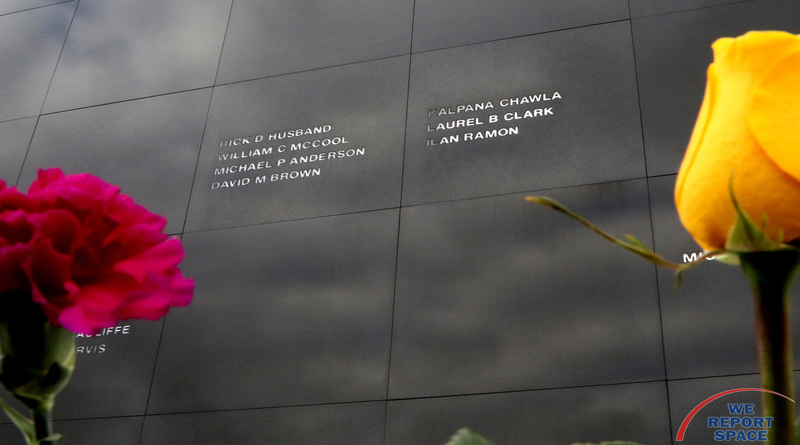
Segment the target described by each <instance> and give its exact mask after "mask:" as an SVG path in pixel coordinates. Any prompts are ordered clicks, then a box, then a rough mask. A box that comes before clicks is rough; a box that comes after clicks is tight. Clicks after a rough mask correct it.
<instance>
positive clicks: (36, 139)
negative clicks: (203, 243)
mask: <svg viewBox="0 0 800 445" xmlns="http://www.w3.org/2000/svg"><path fill="white" fill-rule="evenodd" d="M210 100H211V90H210V89H206V90H197V91H192V92H187V93H179V94H172V95H166V96H159V97H154V98H149V99H142V100H137V101H130V102H123V103H119V104H112V105H106V106H102V107H94V108H87V109H82V110H73V111H68V112H63V113H56V114H51V115H46V116H42V117H41V118H40V120H39V125H38V126H37V129H36V133H35V134H34V136H33V142H32V143H31V148H30V153H29V154H28V157H27V159H26V161H25V167H24V169H23V172H22V176H21V179H20V184H21V185H22V186H23V187H22V188H24V189H27V187H28V186H29V185H30V183H31V182H32V181H33V180H34V179H35V177H36V171H37V170H38V169H40V168H50V167H61V168H62V169H63V170H64V171H65V172H67V173H80V172H86V173H92V174H95V175H97V176H100V177H101V178H103V179H104V180H106V181H108V182H110V183H112V184H116V185H119V186H120V187H122V192H123V193H126V194H128V195H131V196H132V197H133V198H134V199H135V200H136V201H137V202H138V203H140V204H142V205H144V206H145V207H147V208H148V209H149V210H150V211H152V212H154V213H157V214H159V215H162V216H164V217H166V218H167V220H168V224H167V228H166V230H167V232H168V233H177V232H180V231H181V229H182V227H183V221H184V218H185V215H186V206H187V204H188V202H189V194H190V192H191V187H192V179H193V176H194V168H195V165H196V162H197V156H198V152H199V150H200V141H201V138H202V135H203V126H204V124H205V118H206V114H207V113H208V105H209V101H210Z"/></svg>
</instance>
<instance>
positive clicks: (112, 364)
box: [0, 309, 177, 442]
mask: <svg viewBox="0 0 800 445" xmlns="http://www.w3.org/2000/svg"><path fill="white" fill-rule="evenodd" d="M176 310H177V309H176ZM162 324H163V322H162V321H156V322H153V321H149V320H126V321H120V322H119V324H118V325H117V326H114V327H110V328H106V329H105V330H103V331H102V332H101V333H100V334H99V335H97V336H92V337H85V336H80V337H78V338H76V345H77V349H76V362H75V372H74V373H73V375H72V378H71V379H70V381H69V384H68V385H67V387H66V388H65V389H64V390H63V391H62V392H61V393H59V394H58V396H57V397H56V404H55V408H54V410H53V417H54V418H55V419H81V418H97V417H108V416H135V415H143V414H144V413H145V409H146V407H147V399H148V396H149V393H150V383H151V382H152V380H153V368H154V366H155V361H156V354H157V353H158V343H159V339H160V337H161V326H162ZM0 397H2V398H3V399H4V400H6V401H8V402H9V403H11V404H12V405H13V406H14V407H15V408H16V409H17V410H18V411H20V412H25V413H28V414H29V412H28V411H26V408H25V407H24V406H23V405H22V404H21V403H19V402H17V400H16V399H14V398H13V396H12V395H11V394H9V393H8V392H6V391H5V389H4V388H2V387H0ZM4 419H5V415H0V421H2V420H4ZM139 424H140V426H141V421H140V422H139ZM0 442H1V441H0ZM70 442H72V441H70Z"/></svg>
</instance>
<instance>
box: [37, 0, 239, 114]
mask: <svg viewBox="0 0 800 445" xmlns="http://www.w3.org/2000/svg"><path fill="white" fill-rule="evenodd" d="M230 5H231V0H178V1H170V2H162V1H156V0H145V1H141V0H139V1H115V2H108V1H102V0H100V1H97V0H82V1H81V2H80V6H79V7H78V11H77V13H76V14H75V20H74V22H73V24H72V27H71V29H70V33H69V38H68V39H67V42H66V44H65V46H64V53H63V54H62V56H61V58H60V60H59V64H58V68H57V69H56V73H55V77H54V78H53V85H52V87H51V88H50V93H49V94H48V97H47V101H46V103H45V111H46V112H53V111H59V110H64V109H69V108H78V107H85V106H90V105H97V104H103V103H109V102H115V101H121V100H127V99H133V98H138V97H143V96H152V95H157V94H164V93H172V92H177V91H182V90H188V89H193V88H202V87H207V86H211V85H213V83H214V76H215V75H216V70H217V64H218V62H219V55H220V51H221V50H222V40H223V37H224V33H225V27H226V25H227V17H228V13H229V10H230Z"/></svg>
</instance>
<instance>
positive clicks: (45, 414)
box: [33, 404, 56, 445]
mask: <svg viewBox="0 0 800 445" xmlns="http://www.w3.org/2000/svg"><path fill="white" fill-rule="evenodd" d="M33 424H34V426H35V428H36V440H40V441H41V442H40V444H41V445H51V444H55V443H56V442H55V441H53V440H42V439H45V438H47V437H50V436H52V435H53V409H52V406H47V404H45V405H43V406H41V407H39V408H37V409H36V410H34V411H33Z"/></svg>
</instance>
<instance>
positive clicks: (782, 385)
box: [739, 250, 800, 445]
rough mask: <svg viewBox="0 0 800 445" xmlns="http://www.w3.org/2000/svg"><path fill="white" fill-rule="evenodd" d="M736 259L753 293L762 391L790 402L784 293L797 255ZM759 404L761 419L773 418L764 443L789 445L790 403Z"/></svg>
mask: <svg viewBox="0 0 800 445" xmlns="http://www.w3.org/2000/svg"><path fill="white" fill-rule="evenodd" d="M739 257H740V259H741V263H742V269H743V270H744V273H745V274H746V275H747V277H748V279H749V280H750V283H751V284H752V285H753V290H754V293H755V303H756V333H757V342H758V358H759V364H760V366H761V384H762V385H763V387H764V389H768V390H770V391H775V392H777V393H780V394H783V395H785V396H786V397H790V398H794V379H793V377H792V368H793V361H792V348H791V336H790V333H789V332H790V329H789V314H788V298H787V293H788V290H789V283H791V281H792V277H793V276H794V274H795V272H796V271H797V266H798V264H800V252H797V251H794V250H777V251H768V252H750V253H744V254H740V255H739ZM761 404H762V410H763V416H764V417H772V418H773V421H772V428H770V429H769V432H768V433H767V434H768V438H769V440H768V441H767V443H768V444H769V445H791V444H792V441H793V436H794V433H793V430H794V414H793V411H794V404H793V402H791V401H790V400H787V399H785V398H783V397H780V396H776V395H774V394H769V393H762V396H761Z"/></svg>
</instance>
